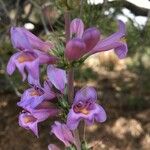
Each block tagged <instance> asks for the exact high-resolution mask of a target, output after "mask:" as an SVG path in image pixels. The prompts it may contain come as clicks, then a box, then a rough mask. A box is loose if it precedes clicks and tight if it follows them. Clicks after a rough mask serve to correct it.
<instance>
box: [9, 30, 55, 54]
mask: <svg viewBox="0 0 150 150" xmlns="http://www.w3.org/2000/svg"><path fill="white" fill-rule="evenodd" d="M10 32H11V41H12V44H13V47H14V48H16V49H19V50H25V49H28V50H32V49H38V50H41V51H45V52H47V51H48V50H50V49H51V48H52V47H53V45H52V44H51V43H48V42H44V41H42V40H41V39H39V38H38V37H37V36H35V35H34V34H32V33H31V32H29V31H28V30H26V29H25V28H23V27H12V28H11V30H10Z"/></svg>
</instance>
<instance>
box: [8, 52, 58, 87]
mask: <svg viewBox="0 0 150 150" xmlns="http://www.w3.org/2000/svg"><path fill="white" fill-rule="evenodd" d="M56 60H57V59H56V58H54V57H53V56H49V55H47V54H46V53H44V52H40V51H38V50H33V51H28V50H24V51H20V52H17V53H15V54H13V55H12V56H11V58H10V60H9V62H8V64H7V73H8V74H9V75H12V74H13V72H14V71H15V69H16V67H17V69H18V70H19V72H20V73H21V75H22V80H23V81H25V79H26V73H25V70H26V71H27V72H28V82H29V83H30V84H35V85H39V65H41V64H46V63H47V64H49V63H55V62H56Z"/></svg>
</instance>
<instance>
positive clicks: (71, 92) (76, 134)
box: [65, 11, 81, 150]
mask: <svg viewBox="0 0 150 150" xmlns="http://www.w3.org/2000/svg"><path fill="white" fill-rule="evenodd" d="M65 31H66V42H68V41H69V39H70V12H69V11H66V12H65ZM73 83H74V70H73V68H70V69H69V70H68V91H67V92H68V101H69V103H70V105H71V104H72V101H73V98H74V85H73ZM73 134H74V138H75V145H76V148H77V150H81V142H80V138H79V132H78V129H76V130H74V131H73Z"/></svg>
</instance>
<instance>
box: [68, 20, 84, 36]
mask: <svg viewBox="0 0 150 150" xmlns="http://www.w3.org/2000/svg"><path fill="white" fill-rule="evenodd" d="M83 31H84V24H83V21H82V20H81V19H79V18H76V19H74V20H72V21H71V23H70V33H71V37H73V36H74V35H75V37H77V38H81V37H82V34H83Z"/></svg>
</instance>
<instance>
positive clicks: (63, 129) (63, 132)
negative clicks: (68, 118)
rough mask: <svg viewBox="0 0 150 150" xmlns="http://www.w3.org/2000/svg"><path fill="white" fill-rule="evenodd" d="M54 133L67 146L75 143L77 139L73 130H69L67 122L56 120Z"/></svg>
mask: <svg viewBox="0 0 150 150" xmlns="http://www.w3.org/2000/svg"><path fill="white" fill-rule="evenodd" d="M51 132H52V133H54V134H55V136H56V137H57V138H58V139H59V140H61V141H62V142H63V143H64V144H65V146H66V147H68V146H70V144H73V143H75V139H74V137H73V134H72V132H71V131H70V130H69V128H68V127H67V125H66V124H63V123H60V122H58V121H55V123H54V125H52V130H51Z"/></svg>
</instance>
